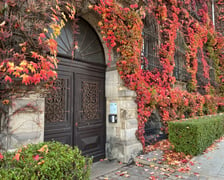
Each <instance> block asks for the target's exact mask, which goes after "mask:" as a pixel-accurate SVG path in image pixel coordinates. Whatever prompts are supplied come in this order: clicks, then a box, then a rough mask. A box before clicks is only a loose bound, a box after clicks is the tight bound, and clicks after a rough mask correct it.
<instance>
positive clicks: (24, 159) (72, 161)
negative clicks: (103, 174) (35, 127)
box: [0, 142, 92, 180]
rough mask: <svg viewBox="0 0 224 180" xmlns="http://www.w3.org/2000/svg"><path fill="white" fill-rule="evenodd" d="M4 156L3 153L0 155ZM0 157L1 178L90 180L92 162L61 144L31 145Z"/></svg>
mask: <svg viewBox="0 0 224 180" xmlns="http://www.w3.org/2000/svg"><path fill="white" fill-rule="evenodd" d="M0 155H1V154H0ZM1 157H2V158H0V179H15V180H20V179H21V180H30V179H32V180H33V179H35V180H36V179H60V180H61V179H66V180H67V179H75V180H87V179H89V173H90V165H91V162H92V159H90V158H86V157H84V156H82V155H81V152H80V150H79V149H78V148H77V147H75V148H72V147H70V146H68V145H63V144H61V143H59V142H44V143H39V144H29V145H27V146H24V147H22V148H21V149H19V150H18V151H16V152H13V153H12V152H11V153H10V152H6V153H4V154H3V155H1Z"/></svg>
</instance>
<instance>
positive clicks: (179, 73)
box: [173, 31, 190, 82]
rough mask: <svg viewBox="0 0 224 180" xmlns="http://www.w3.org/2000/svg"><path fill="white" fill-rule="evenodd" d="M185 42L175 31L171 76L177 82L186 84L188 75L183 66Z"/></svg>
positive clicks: (181, 35)
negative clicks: (173, 65)
mask: <svg viewBox="0 0 224 180" xmlns="http://www.w3.org/2000/svg"><path fill="white" fill-rule="evenodd" d="M185 59H186V58H185V42H184V37H183V34H182V33H181V32H180V31H177V38H176V40H175V54H174V61H175V67H174V70H173V75H174V77H175V78H176V80H178V81H184V82H186V81H187V80H188V79H189V78H190V75H189V74H188V72H187V70H186V66H185V64H186V63H185Z"/></svg>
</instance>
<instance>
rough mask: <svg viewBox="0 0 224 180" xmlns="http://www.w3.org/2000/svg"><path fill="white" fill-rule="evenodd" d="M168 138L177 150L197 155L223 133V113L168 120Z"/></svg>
mask: <svg viewBox="0 0 224 180" xmlns="http://www.w3.org/2000/svg"><path fill="white" fill-rule="evenodd" d="M168 127H169V140H170V142H171V143H172V144H173V145H174V147H175V150H176V151H177V152H184V153H185V154H191V155H197V154H200V153H202V152H203V151H204V150H205V149H206V148H207V147H208V146H210V145H211V144H212V143H213V141H214V140H215V139H217V138H219V137H221V136H222V135H223V134H224V115H223V114H222V115H217V116H204V117H199V118H197V119H189V120H185V121H175V122H169V123H168Z"/></svg>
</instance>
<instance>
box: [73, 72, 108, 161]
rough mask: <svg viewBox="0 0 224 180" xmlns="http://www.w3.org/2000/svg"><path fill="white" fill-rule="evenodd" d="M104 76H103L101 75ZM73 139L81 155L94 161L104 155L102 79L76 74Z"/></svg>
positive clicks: (91, 75)
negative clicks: (86, 155) (92, 157)
mask: <svg viewBox="0 0 224 180" xmlns="http://www.w3.org/2000/svg"><path fill="white" fill-rule="evenodd" d="M103 76H104V74H103ZM75 86H76V89H75V97H76V103H75V124H76V126H75V133H76V135H75V137H76V139H75V140H76V143H77V145H78V147H79V148H80V149H81V150H82V151H83V154H88V155H93V156H94V158H95V159H99V158H103V157H104V154H105V108H104V106H105V102H104V100H105V99H104V97H105V94H104V78H102V77H101V78H100V77H97V76H94V73H91V72H89V75H86V74H77V75H76V80H75Z"/></svg>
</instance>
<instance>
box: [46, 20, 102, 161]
mask: <svg viewBox="0 0 224 180" xmlns="http://www.w3.org/2000/svg"><path fill="white" fill-rule="evenodd" d="M71 24H72V22H69V23H68V24H67V25H66V26H65V28H64V29H62V32H61V35H60V36H59V37H58V40H57V42H58V51H59V56H58V57H59V60H60V62H59V66H58V79H57V80H56V81H55V85H54V86H55V88H54V90H53V91H52V92H51V93H49V94H48V96H47V97H46V98H45V99H46V100H45V101H46V102H45V136H44V138H45V141H49V140H56V141H60V142H62V143H66V144H69V145H71V146H78V147H79V149H81V150H82V153H83V155H88V156H94V160H98V159H100V158H104V157H105V137H106V136H105V129H106V125H105V124H106V120H105V61H104V53H103V49H102V45H101V43H100V40H99V38H98V37H97V35H96V33H95V31H94V30H93V29H92V28H91V26H90V25H89V24H88V23H87V22H86V21H84V20H80V21H79V31H80V33H79V34H78V36H77V37H76V38H75V39H76V40H77V41H78V45H79V48H78V49H76V50H75V51H74V49H73V47H74V42H73V41H72V40H73V39H74V37H73V33H72V29H71V27H72V25H71ZM72 54H74V57H73V58H72Z"/></svg>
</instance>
